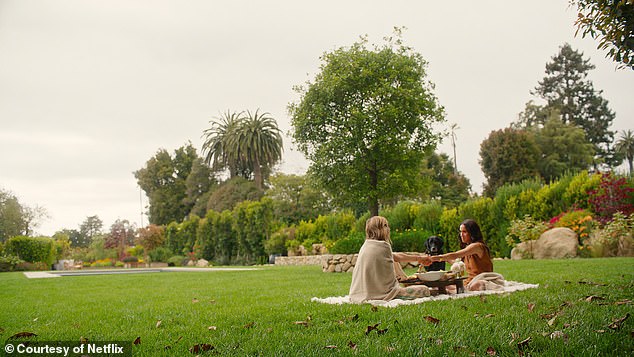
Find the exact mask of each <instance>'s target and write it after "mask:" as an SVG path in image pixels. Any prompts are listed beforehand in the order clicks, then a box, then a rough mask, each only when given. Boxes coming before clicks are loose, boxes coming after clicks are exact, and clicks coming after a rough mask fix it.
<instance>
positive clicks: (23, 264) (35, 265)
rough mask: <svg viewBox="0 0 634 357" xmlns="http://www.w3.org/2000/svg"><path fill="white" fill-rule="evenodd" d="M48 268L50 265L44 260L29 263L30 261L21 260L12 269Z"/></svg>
mask: <svg viewBox="0 0 634 357" xmlns="http://www.w3.org/2000/svg"><path fill="white" fill-rule="evenodd" d="M49 269H50V265H48V264H46V263H44V262H35V263H31V262H24V261H23V262H21V263H18V264H16V266H15V268H14V269H13V270H15V271H44V270H49Z"/></svg>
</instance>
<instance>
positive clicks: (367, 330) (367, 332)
mask: <svg viewBox="0 0 634 357" xmlns="http://www.w3.org/2000/svg"><path fill="white" fill-rule="evenodd" d="M378 326H379V324H374V325H372V326H368V327H367V328H366V329H365V334H366V335H367V334H369V333H370V332H372V330H376V329H377V327H378Z"/></svg>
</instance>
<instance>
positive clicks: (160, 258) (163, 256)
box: [148, 247, 172, 263]
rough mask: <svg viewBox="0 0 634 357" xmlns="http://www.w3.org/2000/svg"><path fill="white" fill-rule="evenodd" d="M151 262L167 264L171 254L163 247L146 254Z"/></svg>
mask: <svg viewBox="0 0 634 357" xmlns="http://www.w3.org/2000/svg"><path fill="white" fill-rule="evenodd" d="M148 256H149V257H150V261H151V262H161V263H167V260H168V259H169V258H170V257H171V256H172V252H171V251H170V250H169V249H167V248H165V247H158V248H155V249H153V250H151V251H149V252H148Z"/></svg>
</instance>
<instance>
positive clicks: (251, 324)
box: [244, 322, 255, 328]
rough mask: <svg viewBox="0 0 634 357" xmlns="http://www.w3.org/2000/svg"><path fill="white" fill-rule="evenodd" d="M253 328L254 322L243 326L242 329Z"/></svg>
mask: <svg viewBox="0 0 634 357" xmlns="http://www.w3.org/2000/svg"><path fill="white" fill-rule="evenodd" d="M253 327H255V322H249V323H248V324H246V325H244V328H253Z"/></svg>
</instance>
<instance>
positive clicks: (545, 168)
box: [534, 116, 594, 182]
mask: <svg viewBox="0 0 634 357" xmlns="http://www.w3.org/2000/svg"><path fill="white" fill-rule="evenodd" d="M534 130H535V131H534V133H535V141H536V143H537V146H539V149H540V151H541V155H540V156H539V159H538V162H537V168H538V170H539V174H540V175H541V177H542V178H544V180H545V181H546V182H553V181H554V180H557V179H559V178H560V177H561V176H562V175H563V174H566V173H577V172H579V171H582V170H586V169H588V167H590V165H591V164H592V158H593V156H594V149H593V146H592V144H591V143H590V142H588V140H586V137H585V132H584V131H583V129H581V128H579V127H577V126H574V125H572V124H564V123H563V122H562V121H561V120H560V119H559V118H558V117H556V116H555V117H552V118H551V119H549V120H548V121H546V123H545V124H544V127H543V128H539V127H536V128H534Z"/></svg>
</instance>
